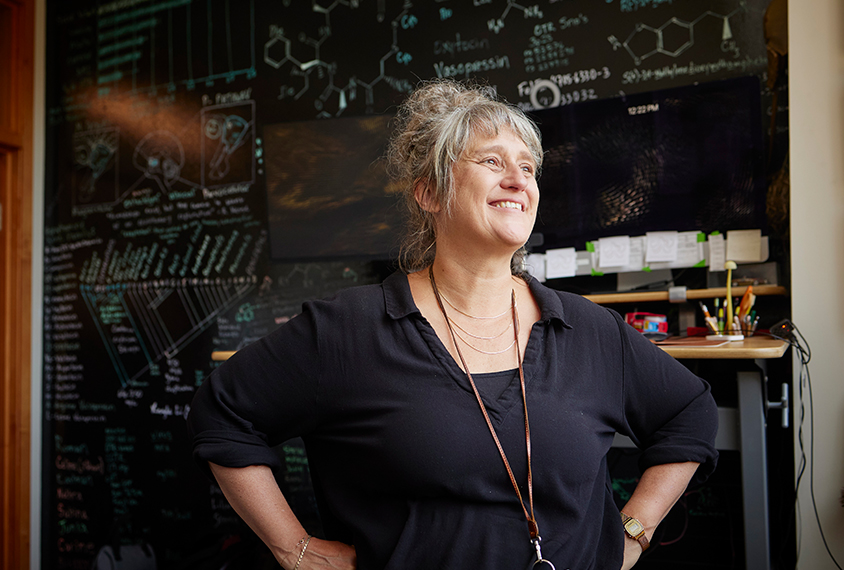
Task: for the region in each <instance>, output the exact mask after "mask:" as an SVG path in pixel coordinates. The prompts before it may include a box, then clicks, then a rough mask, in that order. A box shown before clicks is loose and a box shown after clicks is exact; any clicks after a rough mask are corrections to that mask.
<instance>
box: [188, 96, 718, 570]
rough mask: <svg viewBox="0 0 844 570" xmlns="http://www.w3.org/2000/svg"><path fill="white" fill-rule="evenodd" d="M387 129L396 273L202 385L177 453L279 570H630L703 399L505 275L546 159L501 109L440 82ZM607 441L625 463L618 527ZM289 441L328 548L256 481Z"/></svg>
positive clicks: (702, 410) (681, 478)
mask: <svg viewBox="0 0 844 570" xmlns="http://www.w3.org/2000/svg"><path fill="white" fill-rule="evenodd" d="M398 123H399V126H398V132H397V135H396V136H395V137H394V139H393V141H392V143H391V148H390V152H389V160H390V165H391V170H392V174H393V176H394V178H395V179H396V180H397V181H398V182H399V183H401V184H402V185H403V187H404V190H405V197H406V198H407V202H408V203H409V206H410V209H411V217H410V231H409V238H408V240H407V243H406V248H405V249H404V251H403V257H402V264H403V267H404V269H405V271H403V272H400V273H396V274H394V275H392V276H390V277H389V278H388V279H387V280H385V281H384V283H382V284H381V285H380V286H366V287H359V288H354V289H349V290H345V291H342V292H340V293H339V294H338V295H337V296H336V297H335V298H333V299H331V300H327V301H317V302H311V303H306V304H305V306H304V308H303V313H302V314H301V315H299V316H297V317H296V318H294V319H292V320H291V321H290V322H289V323H287V324H286V325H284V326H283V327H281V328H280V329H278V330H277V331H275V332H274V333H272V334H270V335H269V336H268V337H266V338H264V339H262V340H261V341H258V342H256V343H254V344H253V345H251V346H249V347H247V348H245V349H244V350H242V351H240V352H239V353H238V354H237V355H235V357H233V358H232V359H231V360H230V361H229V362H227V363H226V364H225V365H224V366H222V367H220V368H219V369H218V370H217V371H215V372H214V374H212V375H211V376H210V377H209V379H208V380H207V381H206V382H205V383H204V385H203V386H202V387H201V388H200V389H199V391H198V392H197V395H196V398H195V401H194V404H193V407H192V411H191V415H190V418H189V426H190V428H191V430H192V432H193V434H194V441H195V451H194V454H195V456H196V457H197V459H198V460H199V461H200V462H201V464H203V465H206V464H208V465H210V469H211V471H212V472H213V475H214V477H216V479H217V481H218V482H219V483H220V486H221V487H222V489H223V491H224V493H225V494H226V496H227V497H228V499H229V501H230V503H231V504H232V506H233V507H234V508H235V510H236V511H237V512H238V513H239V514H240V515H241V516H242V517H243V518H244V520H245V521H246V522H247V523H248V524H249V525H250V526H251V528H253V529H254V530H255V532H256V533H257V534H258V536H260V537H261V539H262V540H263V541H264V542H265V543H266V544H267V545H268V546H269V547H270V549H271V550H272V552H273V554H274V555H275V557H276V559H277V560H278V561H279V563H280V564H281V565H282V566H283V567H284V568H286V569H294V568H295V569H296V570H301V569H311V568H315V569H319V568H336V569H340V568H342V569H345V568H360V569H376V568H377V569H416V568H419V569H450V568H469V567H474V568H483V569H485V570H495V569H499V568H500V569H502V570H503V569H507V570H512V569H514V568H529V567H535V568H537V569H540V568H542V569H548V568H554V567H556V568H558V569H559V570H563V569H565V568H571V569H585V568H596V569H604V568H611V569H613V570H615V569H616V568H630V567H631V566H632V565H633V564H635V562H636V560H637V559H638V557H639V556H640V555H641V553H642V550H643V548H646V547H647V539H649V538H650V537H651V536H652V535H653V532H654V529H655V528H656V526H657V525H658V524H659V522H660V521H661V520H662V519H663V517H664V516H665V515H666V514H667V513H668V511H669V509H670V508H671V506H672V505H673V504H674V503H675V502H676V500H677V499H678V498H679V497H680V496H681V494H682V493H683V491H684V490H685V489H686V486H687V484H688V483H689V481H690V480H691V479H692V477H693V476H695V474H696V473H697V476H698V477H699V478H705V477H706V476H707V475H708V474H709V473H710V472H711V470H712V469H713V468H714V465H715V460H716V457H717V452H716V451H715V449H714V447H713V440H714V436H715V432H716V429H717V410H716V407H715V405H714V402H713V400H712V398H711V396H710V394H709V388H708V386H707V385H706V384H705V383H704V382H703V381H701V380H700V379H699V378H697V377H695V376H694V375H692V374H691V373H690V372H689V371H688V370H687V369H686V368H684V367H683V366H682V365H680V364H679V363H677V362H676V361H675V360H674V359H672V358H670V357H668V356H666V355H665V354H664V353H662V351H660V350H659V349H657V348H655V347H654V346H653V345H652V344H651V343H650V342H648V341H647V340H646V339H644V338H642V336H641V335H640V334H639V333H638V332H636V331H635V330H633V329H632V328H631V327H629V326H627V325H626V324H625V323H624V322H623V321H622V320H621V319H620V318H619V316H618V315H617V314H615V313H614V312H612V311H609V310H606V309H604V308H601V307H599V306H597V305H594V304H593V303H591V302H589V301H586V300H584V299H582V298H581V297H578V296H575V295H570V294H566V293H560V292H557V291H553V290H550V289H548V288H546V287H544V286H542V285H541V284H539V283H537V282H536V281H535V280H533V279H531V278H530V277H527V276H522V275H520V274H519V273H518V271H516V272H515V273H514V271H513V268H514V267H515V268H516V269H518V267H519V265H520V260H521V255H522V253H521V252H522V251H523V249H522V246H523V244H524V243H525V242H526V241H527V239H528V236H529V235H530V233H531V230H532V228H533V224H534V220H535V218H536V213H537V208H538V206H539V191H538V188H537V182H536V178H537V172H538V170H539V168H540V166H541V163H542V150H541V144H540V140H539V134H538V131H537V129H536V127H535V126H534V125H533V124H532V123H531V122H530V121H529V120H528V119H527V118H526V117H525V116H524V115H523V114H522V113H521V112H520V111H519V110H517V109H515V108H513V107H511V106H508V105H506V104H503V103H501V102H498V101H496V100H494V98H493V97H492V96H491V95H490V94H489V93H488V92H487V91H485V90H483V89H480V88H469V87H465V86H463V85H460V84H457V83H454V82H450V81H439V82H433V83H429V84H426V85H424V86H423V87H421V88H420V89H419V90H417V91H416V92H415V93H414V94H412V95H411V96H410V97H409V99H408V100H407V101H406V102H405V103H404V104H403V105H402V107H401V109H400V113H399V119H398ZM615 432H620V433H623V434H626V435H628V436H630V437H631V438H632V439H633V440H634V441H635V442H636V443H637V444H638V445H639V446H640V447H641V448H642V449H643V454H642V459H641V466H642V468H643V470H644V472H643V474H642V477H641V480H640V482H639V484H638V486H637V488H636V490H635V492H634V494H633V495H632V497H631V498H630V500H629V502H628V503H627V504H626V506H625V507H624V509H623V513H624V515H622V516H620V514H619V512H618V510H617V508H616V506H615V504H614V502H613V499H612V491H611V488H610V481H609V475H608V470H607V459H606V453H607V451H608V450H609V448H610V446H611V444H612V440H613V435H614V433H615ZM294 436H301V437H302V438H303V439H304V441H305V443H306V446H307V449H308V458H309V463H310V467H311V473H312V476H313V479H314V486H315V489H316V492H317V497H318V500H319V504H320V512H321V515H322V518H323V522H324V527H325V532H326V535H327V536H328V537H329V538H330V539H331V540H319V539H317V538H311V537H309V536H308V535H307V533H306V531H305V529H304V528H302V526H301V525H300V524H299V522H298V521H297V519H296V518H295V516H294V515H293V514H292V513H291V512H290V509H289V507H288V505H287V503H286V501H285V499H284V497H283V496H282V494H281V492H280V491H279V489H278V486H277V485H276V483H275V480H274V478H273V475H272V472H271V470H270V467H269V466H271V465H274V464H275V462H276V458H275V455H274V454H273V453H272V452H271V451H270V449H269V446H270V445H275V444H277V443H280V442H282V441H284V440H285V439H288V438H291V437H294ZM206 462H207V463H206ZM699 466H700V467H699ZM623 520H624V521H628V522H627V523H626V529H627V531H625V526H623Z"/></svg>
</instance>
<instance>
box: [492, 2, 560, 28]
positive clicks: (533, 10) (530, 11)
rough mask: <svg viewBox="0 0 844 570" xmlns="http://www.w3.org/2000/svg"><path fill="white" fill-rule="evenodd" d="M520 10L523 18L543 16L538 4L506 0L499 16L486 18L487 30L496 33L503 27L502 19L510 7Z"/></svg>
mask: <svg viewBox="0 0 844 570" xmlns="http://www.w3.org/2000/svg"><path fill="white" fill-rule="evenodd" d="M487 1H488V0H478V1H477V4H485V3H487ZM511 8H512V9H516V10H521V11H522V14H524V17H525V18H542V17H543V16H544V14H543V12H542V10H540V9H539V6H538V5H533V6H522V5H521V4H517V3H516V2H514V1H513V0H507V6H506V7H505V8H504V12H503V13H502V14H501V17H499V18H494V19H492V20H487V23H486V25H487V28H488V29H489V31H491V32H494V33H496V34H497V33H498V32H500V31H501V29H502V28H503V27H504V20H505V19H506V18H507V15H508V14H509V13H510V9H511Z"/></svg>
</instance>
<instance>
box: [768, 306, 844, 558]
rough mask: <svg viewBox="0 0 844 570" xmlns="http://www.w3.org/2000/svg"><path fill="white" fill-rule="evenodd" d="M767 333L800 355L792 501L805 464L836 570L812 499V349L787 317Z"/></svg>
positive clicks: (813, 457)
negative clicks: (806, 435) (805, 394)
mask: <svg viewBox="0 0 844 570" xmlns="http://www.w3.org/2000/svg"><path fill="white" fill-rule="evenodd" d="M775 329H776V332H779V331H780V330H782V331H784V333H785V334H783V335H779V334H774V331H775ZM771 336H772V337H774V338H779V339H781V340H784V341H786V342H787V343H788V344H789V345H791V346H792V347H794V349H795V351H796V352H797V353H798V354H799V355H800V371H799V374H798V385H799V393H800V422H799V424H798V425H799V428H798V431H797V441H798V445H799V447H800V463H799V469H798V473H797V478H796V482H795V487H794V495H795V497H794V500H795V505H796V503H797V495H798V491H799V489H800V483H801V481H802V479H803V475H804V474H805V471H806V467H807V466H808V468H809V497H810V498H811V500H812V509H813V511H814V513H815V521H816V522H817V523H818V532H819V533H820V535H821V540H822V541H823V545H824V548H826V552H827V554H828V555H829V558H830V559H831V560H832V562H833V564H835V566H836V568H838V569H839V570H844V569H842V568H841V565H840V564H839V563H838V560H836V558H835V555H833V554H832V550H830V548H829V544H828V543H827V540H826V535H825V534H824V531H823V526H822V525H821V518H820V515H819V514H818V504H817V501H816V500H815V409H814V399H813V394H812V377H811V373H810V371H809V361H810V360H811V359H812V349H811V347H810V346H809V343H808V342H807V341H806V338H805V337H804V336H803V333H801V332H800V330H799V329H798V328H797V326H796V325H795V324H794V323H792V322H791V321H789V320H788V319H784V320H783V321H780V322H779V323H777V324H776V325H774V327H772V328H771ZM804 345H805V348H804ZM804 379H805V382H804ZM804 383H805V385H806V388H807V389H808V393H809V438H810V440H811V441H810V442H809V456H808V462H807V458H806V450H805V443H804V441H803V422H804V420H805V417H806V414H805V411H806V410H805V406H804V403H803V385H804ZM798 552H799V549H798Z"/></svg>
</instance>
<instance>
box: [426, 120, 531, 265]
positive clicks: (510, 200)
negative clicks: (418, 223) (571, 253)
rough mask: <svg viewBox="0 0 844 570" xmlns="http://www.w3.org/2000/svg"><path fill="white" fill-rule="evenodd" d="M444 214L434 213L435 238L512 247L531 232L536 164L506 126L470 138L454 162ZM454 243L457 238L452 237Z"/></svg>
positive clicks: (525, 239)
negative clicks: (448, 210) (450, 202)
mask: <svg viewBox="0 0 844 570" xmlns="http://www.w3.org/2000/svg"><path fill="white" fill-rule="evenodd" d="M453 180H454V202H453V208H452V210H451V215H450V216H445V214H442V213H440V214H438V217H439V219H438V220H437V222H438V223H437V226H438V227H437V236H438V238H437V241H438V242H439V241H440V240H441V239H457V240H468V241H466V242H463V243H465V244H471V245H475V246H482V247H490V248H501V247H506V248H507V249H508V250H511V252H512V251H516V250H517V249H518V248H520V247H521V246H523V245H524V244H525V242H527V240H528V238H529V237H530V234H531V232H532V231H533V225H534V222H535V221H536V212H537V209H538V208H539V188H538V187H537V183H536V163H535V162H534V160H533V156H532V155H531V153H530V150H529V149H528V147H527V145H526V144H525V143H524V142H523V141H522V139H521V138H519V136H518V135H516V134H515V133H514V132H513V131H511V130H510V129H502V130H501V131H499V134H498V135H497V136H493V137H485V136H476V137H474V138H473V139H472V140H471V142H470V144H469V147H468V148H467V149H466V151H465V152H464V153H463V156H462V157H461V158H460V159H459V160H458V161H457V162H455V163H454V166H453ZM458 243H460V242H458Z"/></svg>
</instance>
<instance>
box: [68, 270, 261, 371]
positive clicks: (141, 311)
mask: <svg viewBox="0 0 844 570" xmlns="http://www.w3.org/2000/svg"><path fill="white" fill-rule="evenodd" d="M256 285H257V279H256V278H255V277H254V276H250V277H235V278H229V279H222V278H216V279H176V280H164V281H153V282H148V283H132V284H117V285H106V286H101V285H81V286H80V292H81V294H82V297H83V298H84V300H85V304H86V306H87V307H88V310H89V311H90V313H91V317H92V318H93V320H94V323H95V324H96V328H97V331H98V332H99V334H100V337H101V338H102V341H103V344H104V345H105V347H106V351H107V352H108V355H109V358H110V359H111V363H112V365H113V366H114V370H115V372H116V373H117V376H118V378H119V379H120V383H121V385H122V386H123V387H126V386H130V385H132V382H134V381H136V380H137V379H138V378H140V377H141V376H143V375H144V374H146V373H148V372H149V371H150V370H151V369H154V368H155V367H156V366H157V364H156V363H158V362H159V361H160V360H161V359H162V358H168V359H169V358H173V357H174V356H175V355H176V354H178V353H179V351H181V350H182V349H183V348H184V347H185V346H187V345H188V344H189V343H190V342H191V341H192V340H193V339H194V338H196V337H197V336H198V335H199V334H200V333H202V332H203V331H205V330H206V329H207V328H208V327H209V326H211V325H212V324H213V323H214V322H215V321H216V318H217V317H218V316H219V315H221V314H223V313H224V312H225V311H227V310H229V309H230V308H232V307H234V306H235V305H236V304H237V303H238V301H240V300H241V299H243V298H244V297H245V296H246V295H247V294H249V293H250V291H252V290H253V289H254V288H255V287H256Z"/></svg>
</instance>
